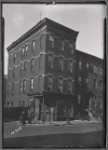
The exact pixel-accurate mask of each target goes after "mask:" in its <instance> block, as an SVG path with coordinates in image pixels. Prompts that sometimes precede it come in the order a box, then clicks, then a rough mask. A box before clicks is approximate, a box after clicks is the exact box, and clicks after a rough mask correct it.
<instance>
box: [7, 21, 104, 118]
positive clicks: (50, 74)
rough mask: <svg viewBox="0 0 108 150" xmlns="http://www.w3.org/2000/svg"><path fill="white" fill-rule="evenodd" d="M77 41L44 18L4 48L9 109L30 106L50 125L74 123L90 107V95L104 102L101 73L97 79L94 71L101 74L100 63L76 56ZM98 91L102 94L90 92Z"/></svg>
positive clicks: (71, 34) (90, 58)
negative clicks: (73, 120)
mask: <svg viewBox="0 0 108 150" xmlns="http://www.w3.org/2000/svg"><path fill="white" fill-rule="evenodd" d="M77 36H78V32H77V31H74V30H72V29H69V28H67V27H65V26H63V25H61V24H58V23H56V22H54V21H52V20H49V19H47V18H45V19H43V20H42V21H40V22H39V23H38V24H37V25H36V26H34V27H33V28H32V29H31V30H29V31H28V32H27V33H26V34H24V35H23V36H21V37H20V38H19V39H18V40H16V41H15V42H13V43H12V44H11V45H10V46H9V47H8V48H7V50H8V54H9V66H8V101H7V106H10V107H30V108H32V110H33V111H34V114H35V116H36V117H37V118H38V119H39V120H41V119H42V118H44V119H45V120H48V121H49V120H50V121H52V120H65V119H66V118H71V119H73V118H74V116H75V114H77V112H78V111H79V112H80V113H82V112H83V110H84V109H85V108H86V106H87V105H88V106H89V107H91V105H92V104H91V103H92V102H91V101H92V100H91V99H90V97H89V95H90V92H91V93H92V92H93V93H92V94H94V95H93V96H94V97H95V99H97V101H98V100H99V101H102V100H103V99H102V98H103V96H102V88H103V80H102V74H100V75H99V74H98V73H97V75H96V69H97V67H100V69H98V70H99V72H101V73H103V64H102V62H103V61H102V60H100V59H98V58H96V57H94V56H90V55H88V54H84V53H82V52H79V51H77V50H76V40H77ZM93 65H96V69H95V72H93V71H94V69H93V68H92V66H93ZM88 66H89V67H88ZM90 66H91V67H90ZM79 67H80V68H79ZM90 68H92V69H91V70H92V71H91V70H90ZM88 70H90V71H88ZM89 80H91V81H92V82H90V84H88V83H89ZM97 82H99V83H97ZM101 82H102V83H101ZM78 84H81V85H78ZM87 84H88V88H86V87H87ZM97 84H98V85H97ZM97 86H98V87H99V88H101V89H100V91H101V94H100V91H99V92H98V91H97V89H95V92H94V88H97ZM82 87H83V88H82ZM87 93H88V94H87ZM84 94H85V95H84ZM85 96H86V97H85ZM97 97H98V98H97ZM89 99H90V101H89Z"/></svg>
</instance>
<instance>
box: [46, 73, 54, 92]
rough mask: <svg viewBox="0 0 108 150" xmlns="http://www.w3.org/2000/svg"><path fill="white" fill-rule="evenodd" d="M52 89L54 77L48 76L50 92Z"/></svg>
mask: <svg viewBox="0 0 108 150" xmlns="http://www.w3.org/2000/svg"><path fill="white" fill-rule="evenodd" d="M49 78H50V79H51V80H50V79H49ZM49 80H50V81H49ZM52 87H53V75H52V74H48V76H47V90H48V91H52Z"/></svg>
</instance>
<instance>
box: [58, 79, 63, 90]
mask: <svg viewBox="0 0 108 150" xmlns="http://www.w3.org/2000/svg"><path fill="white" fill-rule="evenodd" d="M58 91H59V92H62V91H63V79H62V78H59V79H58Z"/></svg>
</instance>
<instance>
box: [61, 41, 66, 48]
mask: <svg viewBox="0 0 108 150" xmlns="http://www.w3.org/2000/svg"><path fill="white" fill-rule="evenodd" d="M64 46H65V41H64V40H63V39H62V47H61V50H62V51H64Z"/></svg>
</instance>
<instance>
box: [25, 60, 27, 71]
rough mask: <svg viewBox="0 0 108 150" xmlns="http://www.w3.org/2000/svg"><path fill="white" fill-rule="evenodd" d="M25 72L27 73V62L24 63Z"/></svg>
mask: <svg viewBox="0 0 108 150" xmlns="http://www.w3.org/2000/svg"><path fill="white" fill-rule="evenodd" d="M24 71H25V72H26V71H27V61H25V62H24Z"/></svg>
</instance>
